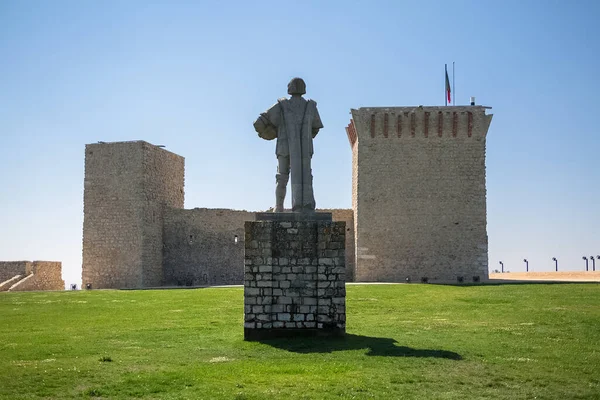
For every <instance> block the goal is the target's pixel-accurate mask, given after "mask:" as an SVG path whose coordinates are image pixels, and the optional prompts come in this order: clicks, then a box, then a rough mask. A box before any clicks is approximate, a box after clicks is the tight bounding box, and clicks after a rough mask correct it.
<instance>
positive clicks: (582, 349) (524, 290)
mask: <svg viewBox="0 0 600 400" xmlns="http://www.w3.org/2000/svg"><path fill="white" fill-rule="evenodd" d="M242 296H243V289H241V288H209V289H194V290H158V291H154V290H147V291H89V292H85V291H82V292H38V293H0V320H1V324H0V338H1V341H0V398H3V399H54V398H107V399H117V398H140V397H143V398H147V399H212V398H222V399H284V398H289V399H339V398H343V399H344V398H346V399H367V398H373V399H382V398H391V399H400V398H406V399H465V398H472V399H484V398H489V399H533V398H537V399H599V398H600V285H599V284H507V285H497V286H491V285H490V286H462V287H458V286H436V285H417V284H415V285H412V284H411V285H362V286H349V287H348V299H347V312H348V335H347V337H346V338H345V339H338V340H325V339H318V340H317V339H303V340H279V341H269V342H262V343H249V342H244V341H243V340H242V319H243V316H242V313H243V304H242V303H243V300H242Z"/></svg>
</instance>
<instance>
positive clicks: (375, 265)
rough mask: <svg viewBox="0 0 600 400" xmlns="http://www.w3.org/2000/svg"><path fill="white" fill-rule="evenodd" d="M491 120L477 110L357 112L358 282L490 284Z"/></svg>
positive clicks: (353, 139) (352, 129)
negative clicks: (488, 171) (476, 278)
mask: <svg viewBox="0 0 600 400" xmlns="http://www.w3.org/2000/svg"><path fill="white" fill-rule="evenodd" d="M491 119H492V116H491V115H486V108H485V107H480V106H457V107H453V106H452V107H451V106H449V107H389V108H387V107H372V108H360V109H358V110H352V120H351V123H350V126H349V127H348V135H349V139H350V143H351V146H352V207H353V209H354V212H355V215H354V227H355V229H354V232H356V235H355V249H356V255H357V259H356V275H355V277H356V280H358V281H395V282H404V281H405V280H406V278H409V279H410V280H411V281H413V282H420V281H421V278H422V277H427V278H428V280H429V282H440V283H443V282H447V283H456V282H457V278H458V277H460V276H463V277H464V278H465V282H472V277H473V276H479V277H480V280H481V281H484V280H486V279H487V277H488V265H487V243H488V239H487V232H486V188H485V145H486V135H487V131H488V128H489V126H490V122H491ZM386 121H387V123H386Z"/></svg>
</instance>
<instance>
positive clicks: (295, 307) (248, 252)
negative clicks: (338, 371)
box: [244, 221, 346, 340]
mask: <svg viewBox="0 0 600 400" xmlns="http://www.w3.org/2000/svg"><path fill="white" fill-rule="evenodd" d="M345 233H346V224H345V222H324V221H285V222H279V221H255V222H253V221H249V222H246V224H245V260H244V264H245V267H244V268H245V269H244V271H245V274H244V338H245V339H247V340H256V339H261V338H267V337H272V336H277V335H278V333H277V332H278V331H279V333H281V331H288V332H295V333H298V334H299V333H301V332H302V331H305V332H306V331H307V330H317V331H320V332H323V333H324V334H329V335H340V334H343V333H344V332H345V327H346V308H345V296H346V289H345V272H346V269H345V250H344V243H345ZM273 333H275V335H273Z"/></svg>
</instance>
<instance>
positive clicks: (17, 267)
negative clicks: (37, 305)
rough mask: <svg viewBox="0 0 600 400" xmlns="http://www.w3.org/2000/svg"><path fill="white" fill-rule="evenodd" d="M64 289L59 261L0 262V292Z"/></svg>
mask: <svg viewBox="0 0 600 400" xmlns="http://www.w3.org/2000/svg"><path fill="white" fill-rule="evenodd" d="M17 275H18V276H19V277H18V278H16V276H17ZM64 289H65V281H64V280H63V279H62V263H61V262H59V261H0V291H11V292H17V291H35V290H64Z"/></svg>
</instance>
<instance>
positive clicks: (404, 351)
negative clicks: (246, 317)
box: [260, 334, 462, 360]
mask: <svg viewBox="0 0 600 400" xmlns="http://www.w3.org/2000/svg"><path fill="white" fill-rule="evenodd" d="M260 342H261V343H263V344H266V345H269V346H272V347H275V348H278V349H283V350H287V351H290V352H293V353H331V352H334V351H344V350H361V349H368V351H367V353H366V355H368V356H384V357H433V358H446V359H449V360H462V356H461V355H460V354H458V353H455V352H453V351H447V350H431V349H413V348H411V347H406V346H397V345H396V343H397V342H396V340H394V339H390V338H380V337H370V336H362V335H352V334H346V335H345V336H343V337H336V338H322V337H317V338H302V339H300V338H299V339H265V340H260Z"/></svg>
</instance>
